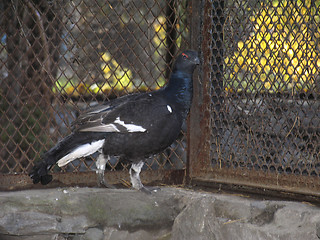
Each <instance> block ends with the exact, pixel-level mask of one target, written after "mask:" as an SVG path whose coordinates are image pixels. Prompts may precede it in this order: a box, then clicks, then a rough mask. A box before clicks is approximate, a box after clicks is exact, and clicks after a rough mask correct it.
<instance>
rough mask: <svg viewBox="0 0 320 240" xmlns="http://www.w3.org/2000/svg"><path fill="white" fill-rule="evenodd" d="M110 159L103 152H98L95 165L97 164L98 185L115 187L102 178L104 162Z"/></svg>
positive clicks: (104, 167)
mask: <svg viewBox="0 0 320 240" xmlns="http://www.w3.org/2000/svg"><path fill="white" fill-rule="evenodd" d="M109 160H110V157H109V156H108V157H106V156H105V155H104V154H103V153H100V155H99V156H98V158H97V161H96V166H97V171H96V173H97V174H98V186H99V187H101V186H103V187H106V188H115V187H114V186H112V185H111V184H108V183H107V182H106V180H105V179H104V171H105V169H106V164H107V162H108V161H109Z"/></svg>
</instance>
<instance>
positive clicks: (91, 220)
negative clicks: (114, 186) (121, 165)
mask: <svg viewBox="0 0 320 240" xmlns="http://www.w3.org/2000/svg"><path fill="white" fill-rule="evenodd" d="M0 203H1V205H0V239H1V240H17V239H19V240H20V239H22V240H36V239H41V240H49V239H50V240H53V239H55V240H66V239H68V240H115V239H137V240H138V239H139V240H147V239H148V240H149V239H158V240H169V239H174V240H178V239H181V240H182V239H183V240H185V239H190V240H194V239H200V240H201V239H217V240H220V239H221V240H225V239H248V240H251V239H252V240H253V239H254V240H257V239H263V240H265V239H267V240H268V239H281V240H286V239H288V240H289V239H308V240H313V239H319V237H318V236H320V209H319V208H317V207H315V206H312V205H311V204H307V203H297V202H288V201H266V200H265V201H263V200H254V199H250V198H245V197H239V196H236V195H226V194H213V193H205V192H194V191H188V190H183V189H177V188H163V189H162V190H161V191H159V192H156V193H153V194H151V195H146V194H144V193H142V192H137V191H133V190H123V189H122V190H110V189H97V188H65V189H45V190H26V191H18V192H0Z"/></svg>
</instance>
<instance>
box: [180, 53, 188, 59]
mask: <svg viewBox="0 0 320 240" xmlns="http://www.w3.org/2000/svg"><path fill="white" fill-rule="evenodd" d="M181 55H182V57H183V59H184V60H186V59H187V58H189V56H188V55H187V54H185V53H182V54H181Z"/></svg>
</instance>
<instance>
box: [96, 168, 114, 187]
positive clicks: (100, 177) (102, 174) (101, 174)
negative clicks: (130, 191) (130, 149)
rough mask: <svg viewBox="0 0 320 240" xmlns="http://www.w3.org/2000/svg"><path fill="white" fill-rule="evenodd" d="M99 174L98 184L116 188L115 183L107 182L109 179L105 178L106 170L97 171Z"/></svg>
mask: <svg viewBox="0 0 320 240" xmlns="http://www.w3.org/2000/svg"><path fill="white" fill-rule="evenodd" d="M97 175H98V186H99V187H105V188H111V189H116V187H115V186H114V185H112V184H109V183H107V181H106V180H105V178H104V171H97Z"/></svg>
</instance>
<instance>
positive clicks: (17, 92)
mask: <svg viewBox="0 0 320 240" xmlns="http://www.w3.org/2000/svg"><path fill="white" fill-rule="evenodd" d="M187 8H188V1H186V0H178V1H176V0H167V1H149V0H147V1H135V0H133V1H116V0H114V1H101V0H95V1H91V0H90V1H89V0H75V1H65V0H58V1H22V0H19V1H6V2H4V3H2V4H1V9H0V10H1V17H0V24H1V25H0V33H1V45H0V46H1V50H0V75H1V78H0V83H1V89H0V91H1V96H0V98H1V99H0V100H1V106H0V111H1V116H0V123H1V124H0V133H1V136H0V137H1V138H0V144H1V145H0V159H1V161H0V173H2V174H7V175H10V174H17V173H21V174H27V173H28V172H29V171H30V169H31V168H32V166H33V165H34V163H35V162H36V161H38V160H40V159H41V154H42V153H44V152H45V151H46V150H48V149H49V148H50V147H51V146H53V145H54V144H55V143H56V142H57V141H58V140H59V139H61V138H62V137H64V136H66V135H67V134H68V133H69V132H70V127H71V122H72V121H73V120H75V118H76V117H77V116H78V115H79V113H81V111H82V110H83V109H85V108H87V107H88V106H91V105H95V104H97V103H98V102H102V101H106V100H109V99H113V98H115V97H119V96H121V95H125V94H130V93H133V92H143V91H152V90H157V89H159V88H161V87H163V86H164V85H165V84H166V81H167V79H168V76H169V73H170V71H171V66H172V62H173V60H174V57H175V56H176V54H177V52H178V51H179V50H180V49H185V48H187V47H188V45H189V38H190V36H189V28H188V17H187V16H188V12H187ZM185 130H186V129H184V131H185ZM185 161H186V156H185V134H184V132H182V133H181V138H180V139H179V140H178V141H177V142H176V143H174V144H173V145H172V146H171V147H170V148H169V149H167V150H166V151H165V152H164V153H162V154H160V155H158V156H153V157H151V158H150V159H148V160H147V165H146V168H147V169H153V170H154V169H183V168H185ZM94 167H95V166H94V160H93V158H86V159H80V160H78V161H74V162H73V163H72V164H69V165H68V166H67V167H65V168H63V169H54V171H62V172H81V171H90V170H91V169H92V168H94ZM108 168H109V169H111V170H114V171H116V170H120V169H127V165H126V164H125V163H119V160H118V159H117V158H113V159H111V161H110V163H109V165H108Z"/></svg>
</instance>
